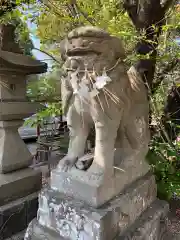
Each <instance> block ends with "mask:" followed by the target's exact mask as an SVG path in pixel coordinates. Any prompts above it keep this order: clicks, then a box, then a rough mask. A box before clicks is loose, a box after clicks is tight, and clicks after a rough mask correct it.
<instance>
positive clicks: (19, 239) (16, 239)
mask: <svg viewBox="0 0 180 240" xmlns="http://www.w3.org/2000/svg"><path fill="white" fill-rule="evenodd" d="M24 235H25V231H22V232H19V233H17V234H14V235H13V236H11V237H10V238H6V239H5V240H24Z"/></svg>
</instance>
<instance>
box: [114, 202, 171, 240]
mask: <svg viewBox="0 0 180 240" xmlns="http://www.w3.org/2000/svg"><path fill="white" fill-rule="evenodd" d="M168 210H169V205H168V204H167V203H166V202H165V201H160V200H156V201H154V202H153V203H152V204H151V206H150V207H149V208H148V209H147V210H146V211H145V212H144V213H143V214H142V215H141V216H140V217H139V218H138V219H137V220H136V221H135V222H134V223H133V224H132V225H131V226H130V227H129V228H128V229H127V230H126V231H125V232H124V233H122V234H120V236H118V237H117V238H116V239H115V240H135V239H139V240H146V239H147V240H151V239H152V240H165V239H167V238H166V237H167V228H166V215H167V213H168ZM169 240H171V238H170V239H169Z"/></svg>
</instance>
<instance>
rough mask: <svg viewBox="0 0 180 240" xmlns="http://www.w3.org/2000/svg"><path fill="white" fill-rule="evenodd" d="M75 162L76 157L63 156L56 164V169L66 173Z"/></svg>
mask: <svg viewBox="0 0 180 240" xmlns="http://www.w3.org/2000/svg"><path fill="white" fill-rule="evenodd" d="M77 160H78V158H77V157H69V156H65V157H64V158H62V159H61V160H60V162H59V164H58V169H59V170H60V171H61V172H68V171H69V170H71V168H72V167H73V166H74V165H75V164H76V162H77Z"/></svg>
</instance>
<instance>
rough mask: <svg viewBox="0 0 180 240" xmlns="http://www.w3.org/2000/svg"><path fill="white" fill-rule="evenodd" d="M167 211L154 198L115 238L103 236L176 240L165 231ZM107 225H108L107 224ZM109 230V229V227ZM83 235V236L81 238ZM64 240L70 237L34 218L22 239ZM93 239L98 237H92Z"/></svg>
mask: <svg viewBox="0 0 180 240" xmlns="http://www.w3.org/2000/svg"><path fill="white" fill-rule="evenodd" d="M167 211H168V204H167V203H166V202H164V201H161V200H155V201H154V202H153V203H152V204H151V205H150V206H149V207H148V208H147V210H146V211H144V212H143V213H142V214H141V216H140V217H139V218H138V219H137V220H136V221H135V222H134V223H133V224H130V225H129V227H128V228H127V229H126V230H125V231H124V232H122V234H120V235H119V236H116V237H115V238H114V237H113V236H112V237H109V238H106V237H105V238H103V240H104V239H108V240H111V239H114V240H176V239H177V238H176V237H174V236H173V235H171V234H170V233H169V232H167V228H166V220H165V218H166V214H167ZM107 227H109V226H107ZM109 230H110V229H109ZM83 237H84V238H83ZM43 239H51V240H65V239H71V238H63V237H61V236H59V234H58V233H57V232H55V231H53V230H52V229H50V228H46V227H43V226H41V225H40V224H39V222H38V221H37V220H36V219H34V220H33V221H32V222H31V224H30V225H29V227H28V231H27V232H26V236H25V238H24V240H43ZM76 239H78V240H82V239H83V240H86V239H89V238H88V237H87V236H85V235H84V236H80V235H79V236H78V237H77V238H76ZM92 239H93V240H95V239H99V238H95V237H94V238H92Z"/></svg>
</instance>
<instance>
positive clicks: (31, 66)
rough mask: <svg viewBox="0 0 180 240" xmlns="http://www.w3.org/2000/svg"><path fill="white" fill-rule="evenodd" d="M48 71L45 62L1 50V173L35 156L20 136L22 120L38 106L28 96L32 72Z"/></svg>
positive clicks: (27, 161) (25, 165) (23, 164)
mask: <svg viewBox="0 0 180 240" xmlns="http://www.w3.org/2000/svg"><path fill="white" fill-rule="evenodd" d="M45 71H46V65H45V64H44V63H41V62H39V61H37V60H34V59H32V58H31V57H28V56H24V55H22V54H17V53H13V52H7V51H3V50H0V152H1V154H0V172H1V173H7V172H11V171H14V170H17V169H20V168H24V167H27V166H29V165H30V163H31V161H32V156H31V154H30V153H29V150H28V149H27V147H26V145H25V143H24V142H23V140H22V139H21V138H20V136H19V133H18V128H19V127H20V126H21V125H22V124H23V119H24V118H26V117H29V116H31V115H32V114H34V113H35V112H36V111H37V109H38V108H39V104H38V103H36V102H29V101H28V100H27V97H26V78H27V76H28V75H29V74H37V73H42V72H45Z"/></svg>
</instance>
